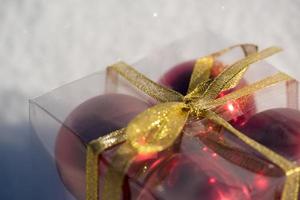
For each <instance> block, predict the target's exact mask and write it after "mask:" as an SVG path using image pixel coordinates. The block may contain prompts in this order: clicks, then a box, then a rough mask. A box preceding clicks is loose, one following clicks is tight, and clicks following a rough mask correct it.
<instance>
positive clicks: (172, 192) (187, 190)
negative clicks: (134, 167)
mask: <svg viewBox="0 0 300 200" xmlns="http://www.w3.org/2000/svg"><path fill="white" fill-rule="evenodd" d="M199 158H200V157H199V156H198V155H196V154H192V153H191V154H188V155H185V154H182V153H177V154H173V155H172V156H171V157H169V158H165V159H164V160H163V161H161V163H160V165H159V167H156V169H154V170H153V171H152V172H150V175H151V176H149V177H148V178H147V179H146V181H145V186H144V191H146V192H144V191H142V192H141V193H140V195H139V199H147V200H154V199H159V200H163V199H172V200H181V199H187V200H199V199H205V200H225V199H230V200H238V199H245V200H248V199H249V195H248V193H247V191H245V189H244V188H243V187H242V185H241V184H240V185H238V187H236V186H235V187H234V186H233V185H234V184H232V183H234V182H235V177H234V175H228V173H226V172H225V171H220V170H217V169H216V168H214V167H213V166H205V165H206V163H203V162H201V159H199ZM224 170H225V169H224ZM246 190H247V189H246Z"/></svg>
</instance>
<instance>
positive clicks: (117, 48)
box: [0, 0, 300, 200]
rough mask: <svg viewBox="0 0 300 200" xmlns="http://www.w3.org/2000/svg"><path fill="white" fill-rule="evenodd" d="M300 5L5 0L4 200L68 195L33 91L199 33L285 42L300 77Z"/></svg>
mask: <svg viewBox="0 0 300 200" xmlns="http://www.w3.org/2000/svg"><path fill="white" fill-rule="evenodd" d="M299 10H300V1H299V0H294V1H291V0H290V1H289V0H277V1H272V0H252V1H241V0H186V1H181V0H164V1H153V0H152V1H150V0H147V1H146V0H107V1H105V0H50V1H49V0H0V80H1V84H0V199H43V200H44V199H52V200H53V199H61V196H60V194H59V192H60V191H59V189H57V188H55V187H54V186H53V185H51V183H52V182H51V181H52V179H51V175H48V177H45V176H44V175H45V172H46V171H47V167H48V165H47V162H48V161H47V159H46V154H45V152H44V150H43V149H42V148H41V146H40V144H39V143H38V141H36V139H35V138H32V137H31V129H30V126H29V124H28V99H29V98H33V97H35V96H38V95H40V94H42V93H45V92H47V91H49V90H51V89H53V88H56V87H58V86H60V85H62V84H64V83H67V82H70V81H72V80H75V79H78V78H81V77H83V76H85V75H87V74H90V73H92V72H94V71H96V70H99V69H103V68H104V67H105V66H106V65H108V64H111V63H113V62H115V61H116V60H120V59H121V60H126V61H127V62H132V61H135V60H137V59H139V58H141V57H143V56H144V55H146V54H147V53H148V52H150V51H151V50H154V49H157V48H159V47H161V46H163V45H165V44H168V43H170V42H172V41H174V40H176V39H178V38H182V37H184V36H186V35H188V34H190V33H194V32H199V37H201V34H208V33H209V32H214V33H218V34H220V35H222V37H224V38H228V39H230V40H232V41H234V42H254V43H258V44H260V45H261V46H263V47H266V46H269V45H274V44H275V45H278V46H281V47H283V48H284V49H285V52H284V53H283V54H282V55H281V56H278V58H279V59H277V60H275V63H276V64H277V65H278V67H280V68H281V69H282V70H284V71H286V72H289V73H291V74H292V75H294V76H297V77H298V78H300V69H299V64H298V63H299V61H300V57H299V52H300V28H299V27H300V20H299V19H300V12H299ZM202 30H203V31H202ZM204 30H206V31H204ZM207 30H209V31H207ZM200 45H201V44H200ZM32 156H34V157H35V158H38V159H39V160H40V163H43V165H41V166H40V168H38V169H37V168H35V169H33V168H32ZM42 175H43V178H44V179H43V178H42ZM45 181H47V184H48V185H49V187H48V188H47V187H45V186H42V185H41V183H44V182H45Z"/></svg>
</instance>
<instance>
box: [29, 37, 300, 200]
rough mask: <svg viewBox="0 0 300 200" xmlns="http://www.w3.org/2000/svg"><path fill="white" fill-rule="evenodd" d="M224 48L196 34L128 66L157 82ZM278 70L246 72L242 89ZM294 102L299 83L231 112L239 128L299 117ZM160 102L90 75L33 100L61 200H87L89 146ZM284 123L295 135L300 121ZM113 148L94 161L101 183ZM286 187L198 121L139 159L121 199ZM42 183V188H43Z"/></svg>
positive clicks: (241, 147) (214, 195)
mask: <svg viewBox="0 0 300 200" xmlns="http://www.w3.org/2000/svg"><path fill="white" fill-rule="evenodd" d="M229 45H230V42H228V41H227V42H224V40H223V39H220V38H218V37H215V38H214V37H213V36H212V37H210V38H201V37H198V36H196V35H194V36H191V37H188V38H184V39H181V40H179V41H176V42H174V43H172V44H170V45H168V46H166V47H163V48H161V49H158V50H156V51H153V52H152V53H150V54H149V55H147V56H145V57H144V58H143V59H141V60H139V61H138V62H135V63H129V64H130V65H131V66H133V67H134V68H136V69H137V70H138V71H140V72H141V73H143V74H145V75H146V76H147V77H149V78H150V79H152V80H154V81H158V80H160V79H161V78H162V76H163V74H164V73H165V72H167V71H169V70H170V69H171V68H172V67H173V66H175V65H178V64H179V63H183V62H186V61H190V60H194V59H197V58H199V57H202V56H205V55H207V54H210V53H212V52H214V51H217V50H218V49H222V48H226V47H227V46H229ZM276 56H280V55H276ZM243 57H244V52H243V51H242V49H241V48H235V49H234V50H232V51H230V52H228V53H226V54H224V55H223V56H221V57H220V58H218V60H219V61H220V62H222V63H226V64H231V63H233V62H235V61H237V60H239V59H241V58H243ZM125 62H126V61H125ZM277 71H278V70H277V69H276V68H275V67H274V66H272V65H271V64H269V63H267V62H266V61H259V62H257V63H255V64H252V65H251V67H250V68H249V69H248V70H247V72H246V73H245V76H244V78H243V79H244V81H245V84H251V83H254V82H255V81H258V80H261V79H263V78H265V77H266V76H268V75H271V74H274V73H276V72H277ZM116 94H118V95H116ZM124 96H125V97H124ZM298 96H299V89H298V82H297V81H296V80H291V81H288V82H281V83H278V84H276V85H273V86H271V87H268V88H264V89H262V90H260V91H258V92H256V93H255V94H252V95H251V97H249V98H251V99H252V100H251V102H250V104H251V105H250V104H249V106H247V108H246V109H242V110H239V111H238V112H236V113H235V115H234V117H235V118H236V117H241V116H243V115H247V117H246V118H245V119H244V121H243V123H247V120H249V119H251V117H252V116H254V115H257V114H259V113H262V112H264V111H266V110H270V109H277V108H286V109H291V112H295V113H296V114H295V115H297V112H299V111H297V110H298V109H299V107H298V104H299V99H298ZM107 97H108V98H107ZM123 97H124V98H123ZM124 99H125V100H124ZM118 101H119V102H120V103H118ZM124 102H125V103H124ZM135 102H136V103H135ZM157 103H158V102H157V101H156V100H154V99H153V98H151V97H149V96H147V95H146V94H144V93H143V92H141V91H139V90H138V89H136V88H135V87H134V86H133V85H131V84H130V83H129V82H128V81H126V80H125V79H124V78H122V77H120V76H119V75H118V74H116V73H114V72H113V71H110V70H102V71H99V72H95V73H94V74H91V75H89V76H86V77H84V78H82V79H80V80H76V81H74V82H71V83H68V84H66V85H63V86H61V87H59V88H57V89H54V90H52V91H50V92H48V93H46V94H44V95H42V96H39V97H37V98H35V99H32V100H31V101H30V120H31V123H32V126H33V128H34V130H35V134H36V135H37V136H38V138H39V139H40V142H41V143H42V145H43V147H44V148H45V149H46V151H47V152H48V153H49V155H50V156H49V159H51V161H52V162H51V164H52V165H53V167H52V168H49V169H53V171H49V173H50V174H53V175H55V176H56V177H57V178H56V180H57V185H59V187H61V188H62V190H63V191H65V199H66V200H68V199H85V184H86V182H85V158H86V156H85V154H86V145H87V143H88V142H89V141H91V140H92V139H96V138H98V137H99V136H102V135H105V134H108V133H109V132H110V131H113V130H114V129H116V128H122V127H125V126H126V123H127V122H128V121H130V120H131V119H132V118H133V117H134V116H135V115H136V114H138V113H139V112H142V111H143V110H145V109H147V108H149V107H151V106H153V105H155V104H157ZM109 106H111V107H109ZM226 112H227V113H226ZM226 112H225V111H224V112H223V113H222V116H223V117H224V118H225V119H226V120H228V121H230V122H232V123H234V119H233V117H232V116H231V115H230V113H228V112H230V109H229V111H228V110H227V111H226ZM82 113H84V114H82ZM275 113H276V112H275ZM78 116H79V117H78ZM298 116H300V115H298ZM274 120H275V119H274ZM286 120H287V121H286V123H287V124H288V125H287V126H289V125H290V123H294V125H292V129H293V130H294V129H295V127H297V125H298V127H299V130H300V125H299V124H300V119H290V120H291V121H288V120H289V118H288V117H287V118H286ZM274 123H276V120H275V121H274ZM271 125H272V124H270V126H271ZM273 125H274V124H273ZM106 126H107V127H106ZM211 126H212V127H213V130H211V129H210V127H211ZM278 126H280V125H278ZM91 127H92V128H91ZM93 127H95V128H93ZM214 128H215V129H214ZM277 129H280V127H279V128H278V127H277ZM277 129H276V127H275V128H274V130H277ZM100 131H101V132H100ZM275 132H276V131H275ZM271 133H272V132H271ZM271 133H268V134H271ZM218 134H221V135H222V138H221V140H223V141H225V143H226V144H230V148H227V149H226V148H225V147H223V149H222V150H220V149H219V146H218V145H219V143H218V142H219V139H220V138H219V137H217V136H216V135H218ZM256 134H260V133H256ZM261 134H263V133H261ZM274 134H275V133H274ZM280 134H282V133H280ZM298 135H300V131H299V132H298ZM218 136H219V135H218ZM270 137H272V136H270ZM283 137H284V136H283ZM292 137H293V138H289V139H284V138H283V140H288V142H289V140H292V139H297V138H299V137H300V136H297V134H293V136H292ZM217 141H218V142H217ZM117 148H118V146H115V147H113V148H111V149H108V150H107V151H105V152H104V153H103V154H102V155H100V156H99V166H100V176H101V177H103V176H105V172H106V170H107V168H108V167H113V166H110V164H111V159H112V157H113V155H114V153H115V151H116V149H117ZM295 151H297V150H295ZM284 156H287V155H284ZM232 157H234V158H232ZM245 158H248V159H249V160H250V161H249V163H247V162H246V163H242V160H243V159H245ZM299 158H300V154H299V153H298V154H297V152H295V154H293V156H292V157H291V158H290V159H293V160H295V162H297V160H299ZM259 170H261V171H259ZM284 180H285V176H284V173H283V172H282V171H281V170H280V169H279V168H278V167H276V166H275V165H274V164H272V163H271V162H270V161H268V159H267V158H266V157H264V156H262V155H260V154H259V153H258V152H256V151H255V150H253V149H251V148H250V147H248V146H247V145H246V144H244V143H243V142H241V141H239V140H238V139H237V138H235V137H234V136H233V135H232V134H230V133H229V132H228V131H226V130H224V129H223V128H221V127H219V126H217V125H215V124H212V123H211V122H209V121H208V120H206V119H201V120H194V121H192V122H189V123H188V124H187V125H186V126H185V128H184V130H183V132H182V136H181V137H180V138H179V139H178V140H177V141H176V142H175V143H174V145H173V146H172V147H171V148H168V149H166V150H164V151H163V152H158V153H157V154H155V155H150V156H145V155H140V156H137V158H136V159H135V161H134V162H133V163H132V165H131V167H130V168H129V170H128V172H127V173H126V178H125V180H124V184H123V194H122V198H123V199H172V200H173V199H201V198H202V199H220V200H221V199H223V200H225V199H245V200H246V199H280V196H281V191H282V187H283V183H284ZM99 181H100V183H99V187H100V188H99V191H100V199H101V193H102V192H103V188H102V187H103V181H104V179H103V178H100V180H99ZM46 182H47V180H45V183H43V184H45V187H47V186H46Z"/></svg>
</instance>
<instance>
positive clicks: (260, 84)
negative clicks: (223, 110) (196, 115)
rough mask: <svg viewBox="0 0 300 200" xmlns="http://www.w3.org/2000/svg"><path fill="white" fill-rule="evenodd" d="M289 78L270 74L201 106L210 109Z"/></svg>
mask: <svg viewBox="0 0 300 200" xmlns="http://www.w3.org/2000/svg"><path fill="white" fill-rule="evenodd" d="M290 79H291V77H289V76H288V75H286V74H284V73H281V72H279V73H277V74H275V75H272V76H269V77H267V78H264V79H262V80H260V81H257V82H255V83H253V84H251V85H248V86H245V87H243V88H241V89H239V90H237V91H234V92H232V93H229V94H227V95H225V96H223V97H220V98H218V99H215V100H212V101H209V102H208V103H206V104H204V105H201V106H202V107H201V108H202V109H212V108H215V107H218V106H221V105H224V104H225V103H226V102H227V101H232V100H235V99H238V98H241V97H243V96H247V95H250V94H253V93H255V92H257V91H258V90H261V89H264V88H266V87H269V86H271V85H274V84H276V83H279V82H281V81H288V80H290Z"/></svg>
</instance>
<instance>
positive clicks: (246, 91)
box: [86, 44, 300, 200]
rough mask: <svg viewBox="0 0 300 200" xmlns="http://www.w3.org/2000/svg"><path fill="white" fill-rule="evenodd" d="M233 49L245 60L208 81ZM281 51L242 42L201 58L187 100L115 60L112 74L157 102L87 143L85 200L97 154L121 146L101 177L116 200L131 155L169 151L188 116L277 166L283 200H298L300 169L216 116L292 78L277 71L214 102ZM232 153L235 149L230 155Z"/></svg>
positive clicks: (91, 196)
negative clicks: (224, 107)
mask: <svg viewBox="0 0 300 200" xmlns="http://www.w3.org/2000/svg"><path fill="white" fill-rule="evenodd" d="M236 47H241V48H242V49H243V51H244V53H245V56H246V57H245V58H243V59H241V60H239V61H237V62H235V63H233V64H232V65H230V66H228V67H227V68H225V69H224V71H222V72H221V73H220V74H219V75H218V76H217V77H216V78H214V79H211V76H210V73H211V69H212V67H213V64H214V61H215V59H216V57H218V56H220V55H222V54H224V53H225V52H227V51H229V50H231V49H233V48H236ZM279 51H281V49H280V48H277V47H271V48H267V49H265V50H263V51H261V52H257V47H256V46H255V45H251V44H243V45H235V46H232V47H229V48H226V49H224V50H221V51H219V52H216V53H213V54H211V55H208V56H205V57H203V58H200V59H198V60H197V61H196V63H195V66H194V70H193V73H192V76H191V80H190V83H189V88H188V94H187V95H186V96H183V95H182V94H180V93H178V92H176V91H174V90H171V89H168V88H166V87H164V86H161V85H159V84H157V83H156V82H154V81H152V80H150V79H148V78H147V77H146V76H145V75H143V74H141V73H139V72H138V71H136V70H135V69H133V68H132V67H131V66H129V65H127V64H126V63H123V62H119V63H116V64H114V65H112V66H110V67H109V70H110V71H114V72H116V73H117V74H119V75H120V76H122V77H123V78H125V79H126V80H127V81H129V82H130V83H131V84H132V85H133V86H135V87H136V88H137V89H139V90H141V91H142V92H144V93H146V94H148V95H149V96H151V97H153V98H154V99H156V100H157V101H158V102H159V103H158V104H157V105H155V106H153V107H151V108H149V109H147V110H146V111H144V112H142V113H141V114H139V115H138V116H136V117H135V118H134V119H133V120H132V121H131V122H130V123H129V124H128V125H127V127H125V128H123V129H120V130H117V131H115V132H112V133H110V134H108V135H106V136H104V137H100V138H98V139H96V140H94V141H92V142H90V143H89V144H88V148H87V194H86V196H87V200H98V195H99V194H98V193H99V189H98V186H99V177H98V176H99V174H98V173H99V169H98V155H99V154H100V153H102V152H103V151H105V150H106V149H107V148H110V147H112V146H114V145H117V144H121V143H122V145H120V147H119V148H118V150H117V152H116V154H115V156H114V157H113V159H112V163H111V166H112V167H109V168H108V170H107V173H106V174H105V180H104V188H103V194H102V199H103V200H117V199H119V198H120V197H121V194H122V184H123V178H124V175H125V174H126V172H127V169H128V168H129V166H130V164H131V162H132V160H133V159H134V157H135V156H136V155H138V154H144V153H156V152H160V151H163V150H166V149H168V148H169V147H170V146H172V145H173V144H174V142H175V141H176V140H177V139H178V138H179V137H178V136H179V135H180V134H181V133H182V131H183V129H184V127H185V124H186V122H187V121H188V119H189V118H190V117H196V118H198V119H201V118H205V119H208V120H210V121H212V122H214V123H216V124H217V125H220V126H222V127H224V128H225V129H227V130H228V131H229V132H230V133H231V134H233V135H235V136H236V137H237V138H239V139H240V140H241V141H243V142H244V143H245V144H246V145H248V146H250V147H252V148H253V149H255V150H256V151H257V152H259V153H261V154H262V155H263V156H265V157H266V158H268V160H269V161H270V162H272V163H274V164H275V165H277V166H278V167H279V168H280V169H281V170H283V171H284V172H285V174H286V176H287V178H286V182H285V185H284V189H283V194H282V198H281V199H282V200H296V199H297V198H298V189H299V181H300V180H299V179H300V175H299V174H300V167H299V166H296V165H295V164H293V163H292V162H291V161H289V160H287V159H286V158H284V157H282V156H281V155H279V154H277V153H275V152H273V151H272V150H270V149H268V148H267V147H265V146H263V145H261V144H259V143H258V142H256V141H254V140H252V139H250V138H249V137H247V136H246V135H244V134H243V133H241V132H240V131H238V130H236V129H235V128H234V127H232V126H231V125H230V124H229V123H228V122H227V121H226V120H225V119H223V118H222V117H221V116H220V115H219V114H217V113H215V112H214V111H215V110H214V109H215V108H217V107H218V106H222V105H224V104H226V103H227V102H228V101H232V100H235V99H238V98H241V97H244V96H247V95H250V94H253V93H254V92H256V91H258V90H260V89H263V88H266V87H268V86H271V85H273V84H276V83H278V82H280V81H287V80H290V77H289V76H287V75H286V74H283V73H281V72H279V73H277V74H275V75H271V76H269V77H266V78H264V79H262V80H260V81H257V82H255V83H253V84H250V85H247V86H245V87H243V88H241V89H238V90H236V91H234V92H232V93H229V94H227V95H225V96H222V97H220V98H218V95H219V94H220V93H221V92H222V91H224V90H228V89H231V88H234V87H236V86H237V84H238V83H239V81H240V80H241V79H242V77H243V76H244V73H245V72H246V70H247V69H248V67H249V66H250V65H251V64H252V63H254V62H257V61H259V60H262V59H264V58H267V57H269V56H271V55H273V54H275V53H277V52H279ZM200 139H201V138H200ZM202 139H203V138H202ZM203 140H204V139H203ZM218 145H219V144H218ZM221 148H223V149H226V148H227V147H226V146H221ZM217 153H220V155H221V156H223V157H224V158H225V159H228V160H229V161H232V162H234V160H232V159H231V158H232V156H230V155H228V153H224V151H218V152H217ZM232 153H233V151H231V154H232ZM252 160H253V162H259V161H257V160H255V159H254V158H253V159H252ZM262 165H263V164H262ZM243 167H245V168H247V169H250V170H253V172H255V170H254V169H253V168H252V169H251V166H249V165H243Z"/></svg>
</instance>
